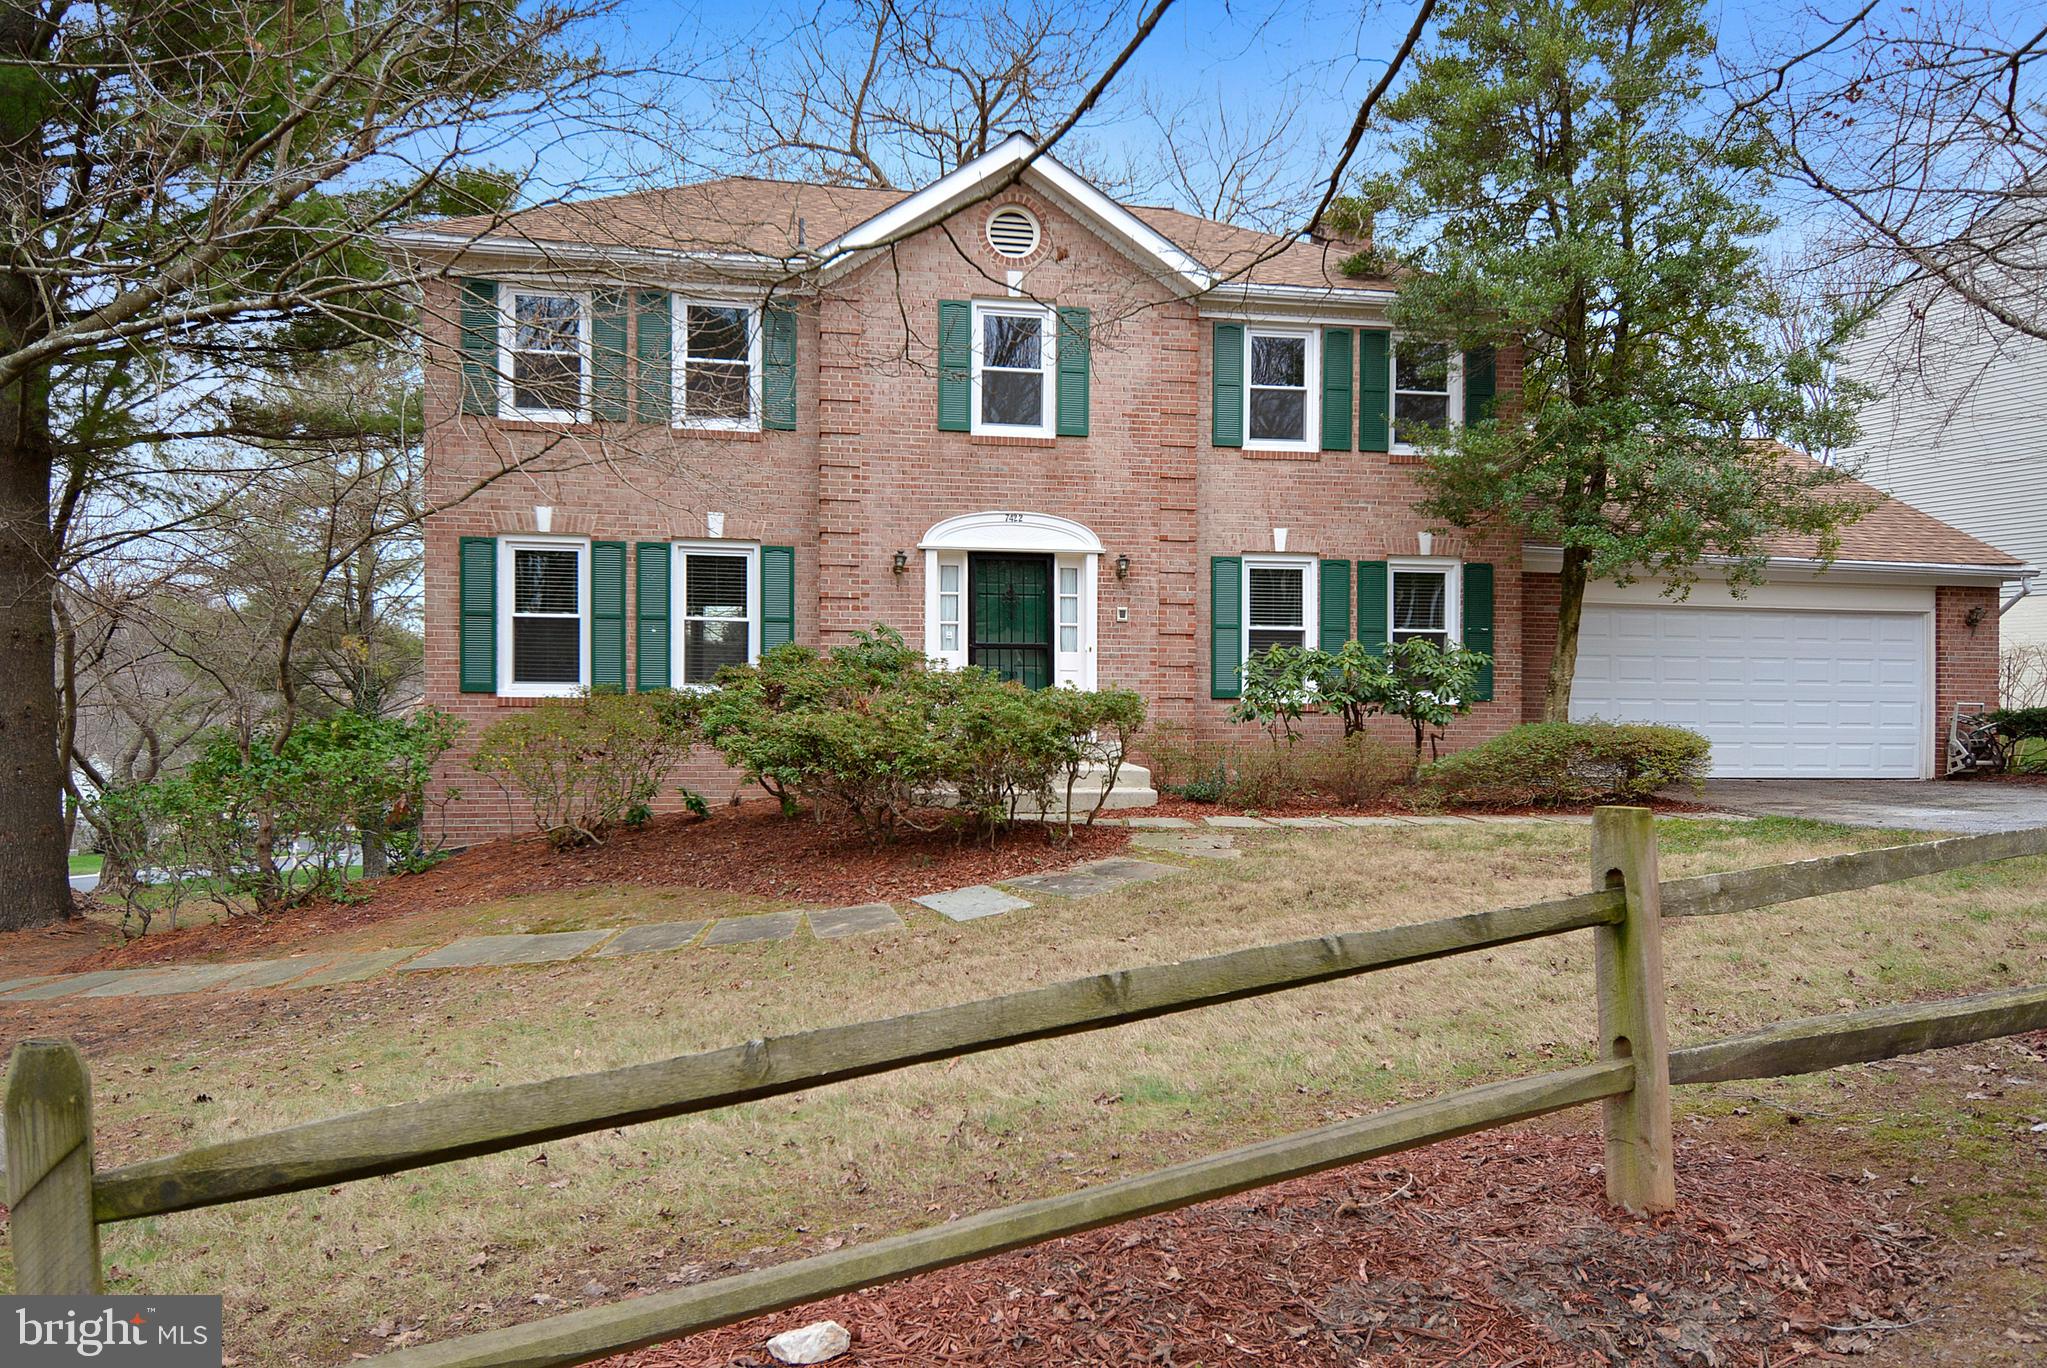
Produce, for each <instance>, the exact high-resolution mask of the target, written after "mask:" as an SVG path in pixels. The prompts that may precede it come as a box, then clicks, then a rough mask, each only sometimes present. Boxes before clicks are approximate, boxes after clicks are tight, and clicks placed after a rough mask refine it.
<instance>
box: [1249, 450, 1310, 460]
mask: <svg viewBox="0 0 2047 1368" xmlns="http://www.w3.org/2000/svg"><path fill="white" fill-rule="evenodd" d="M1242 454H1243V457H1244V459H1245V460H1247V461H1319V460H1321V459H1322V453H1321V452H1320V451H1316V450H1311V449H1306V448H1298V447H1244V448H1242Z"/></svg>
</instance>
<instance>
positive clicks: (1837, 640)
mask: <svg viewBox="0 0 2047 1368" xmlns="http://www.w3.org/2000/svg"><path fill="white" fill-rule="evenodd" d="M1927 654H1928V648H1927V643H1926V620H1925V618H1924V617H1922V616H1920V615H1918V614H1912V613H1822V612H1799V611H1789V610H1771V609H1745V608H1701V607H1693V606H1685V605H1669V604H1659V605H1656V606H1645V607H1599V606H1590V605H1588V606H1587V607H1586V609H1585V618H1584V622H1583V625H1582V627H1581V629H1580V636H1579V643H1578V676H1577V682H1576V684H1575V686H1574V687H1573V689H1572V691H1571V715H1572V716H1573V717H1578V718H1592V717H1599V718H1605V719H1607V720H1608V721H1615V722H1662V723H1669V724H1672V725H1675V726H1679V727H1689V728H1690V729H1691V730H1693V731H1696V732H1701V733H1703V734H1704V735H1705V736H1706V737H1707V739H1709V740H1710V741H1712V743H1713V773H1714V774H1716V775H1720V776H1722V777H1727V778H1742V777H1748V778H1763V777H1779V776H1786V777H1789V776H1795V777H1799V778H1856V779H1917V778H1919V777H1920V776H1921V774H1922V773H1923V772H1924V769H1925V757H1926V747H1927V745H1928V740H1927V738H1928V735H1929V732H1928V725H1929V724H1928V723H1927V722H1926V717H1925V707H1926V703H1925V696H1926V671H1927V665H1928V661H1927Z"/></svg>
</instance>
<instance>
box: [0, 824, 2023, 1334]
mask: <svg viewBox="0 0 2047 1368" xmlns="http://www.w3.org/2000/svg"><path fill="white" fill-rule="evenodd" d="M2039 854H2047V828H2042V829H2039V830H2033V831H2023V832H2008V833H1998V834H1996V835H1992V836H1972V837H1962V838H1959V839H1955V840H1946V841H1930V842H1925V843H1922V844H1917V845H1910V846H1895V847H1887V848H1884V849H1879V850H1868V851H1859V852H1856V853H1853V854H1849V855H1839V856H1833V857H1830V858H1827V859H1821V860H1806V861H1800V862H1798V863H1795V864H1784V865H1773V866H1768V867H1765V868H1761V869H1746V870H1736V871H1732V872H1729V873H1724V874H1712V875H1706V876H1703V877H1700V878H1691V879H1679V880H1673V881H1671V882H1668V883H1665V882H1663V881H1662V880H1661V879H1660V878H1659V876H1658V873H1657V853H1656V846H1655V839H1654V831H1653V827H1652V825H1651V822H1650V817H1649V813H1648V812H1647V811H1646V810H1645V809H1640V808H1606V809H1601V810H1600V812H1599V813H1598V814H1597V815H1596V817H1595V820H1594V825H1593V848H1592V857H1593V858H1592V873H1593V883H1594V885H1595V887H1594V891H1592V892H1590V893H1585V894H1580V895H1578V896H1575V897H1570V898H1562V899H1557V900H1553V901H1549V902H1541V903H1535V904H1532V905H1529V906H1525V907H1515V908H1506V909H1501V910H1498V911H1492V912H1480V913H1473V914H1471V915H1468V916H1460V917H1449V918H1444V919H1441V920H1437V921H1430V922H1422V923H1417V924H1413V925H1408V926H1398V927H1389V928H1385V929H1382V930H1375V931H1358V932H1350V933H1345V934H1339V935H1330V936H1322V937H1315V938H1311V939H1306V940H1298V941H1291V942H1286V943H1283V944H1278V945H1269V946H1259V947H1255V948H1253V949H1248V950H1239V951H1233V952H1231V953H1229V954H1224V955H1216V956H1211V957H1209V958H1206V959H1198V960H1188V961H1183V962H1181V963H1177V964H1159V965H1147V966H1144V967H1141V968H1136V969H1127V970H1119V971H1116V972H1113V973H1108V974H1098V975H1094V976H1092V977H1089V978H1083V979H1076V980H1072V981H1070V982H1067V983H1060V984H1053V985H1050V986H1047V987H1044V988H1035V989H1030V990H1027V991H1024V992H1019V993H1011V994H1007V995H1004V996H1002V997H996V998H990V999H986V1000H983V1001H978V1002H969V1003H961V1004H958V1005H955V1006H950V1007H940V1008H933V1009H931V1010H929V1011H923V1012H915V1013H911V1014H909V1015H906V1016H899V1017H891V1018H887V1019H884V1020H880V1021H865V1022H857V1023H853V1024H851V1025H846V1026H834V1027H827V1028H824V1029H822V1030H815V1031H807V1032H803V1033H800V1034H795V1035H788V1036H780V1037H774V1038H771V1039H767V1040H755V1041H751V1042H748V1043H747V1044H745V1045H738V1046H733V1047H730V1048H728V1049H723V1050H714V1051H710V1052H708V1053H704V1054H697V1055H685V1056H681V1057H678V1058H674V1059H668V1060H660V1061H656V1062H653V1063H648V1064H640V1065H634V1066H631V1067H628V1068H623V1069H611V1070H605V1071H602V1072H598V1073H588V1074H577V1075H571V1076H567V1077H563V1078H556V1079H550V1080H545V1081H541V1082H535V1083H527V1084H520V1085H515V1086H513V1087H508V1088H494V1089H487V1090H478V1091H473V1092H468V1093H459V1094H455V1095H452V1096H448V1097H440V1098H431V1099H426V1100H423V1101H419V1102H412V1103H406V1104H403V1105H400V1106H394V1107H382V1108H378V1109H376V1110H373V1111H366V1112H358V1113H354V1114H350V1115H343V1116H336V1117H331V1118H328V1119H326V1120H322V1121H316V1122H311V1123H309V1124H306V1125H301V1126H294V1127H290V1128H288V1129H285V1130H280V1131H273V1132H270V1133H267V1134H262V1135H254V1136H248V1137H245V1138H242V1139H237V1140H230V1141H225V1142H222V1143H219V1144H214V1145H206V1146H202V1147H199V1148H197V1149H193V1150H189V1151H186V1152H184V1153H182V1154H175V1155H171V1156H168V1157H165V1158H161V1159H152V1160H147V1161H144V1162H142V1163H137V1164H130V1165H126V1166H124V1167H121V1168H117V1169H113V1170H110V1171H108V1172H106V1173H101V1174H97V1175H95V1174H94V1173H93V1169H92V1100H91V1088H90V1081H89V1077H88V1075H87V1073H86V1070H85V1065H84V1060H83V1058H82V1057H81V1056H80V1055H79V1054H78V1052H77V1050H76V1049H75V1048H74V1047H72V1046H71V1045H69V1044H67V1043H64V1042H56V1041H28V1042H24V1043H23V1045H22V1046H20V1047H19V1048H18V1049H17V1051H16V1053H15V1058H14V1062H13V1066H12V1069H11V1071H10V1074H9V1078H8V1084H7V1095H6V1123H7V1129H6V1138H7V1159H8V1170H7V1181H8V1198H9V1205H10V1208H11V1215H10V1238H11V1240H12V1242H13V1245H14V1253H15V1268H16V1290H17V1291H20V1292H64V1293H78V1292H90V1291H97V1290H99V1286H100V1260H99V1247H98V1226H99V1225H100V1224H103V1223H106V1222H111V1221H122V1220H132V1219H135V1218H137V1217H142V1216H150V1215H156V1214H160V1213H164V1212H172V1211H182V1210H187V1209H190V1208H194V1207H203V1206H216V1205H221V1204H224V1203H228V1202H237V1201H244V1200H248V1199H250V1198H255V1197H262V1196H269V1195H274V1194H278V1193H284V1192H294V1191H299V1190H303V1189H307V1188H314V1187H323V1186H327V1185H330V1184H333V1183H339V1182H346V1181H351V1180H354V1179H360V1178H369V1177H374V1176H377V1175H381V1174H387V1173H396V1172H401V1171H403V1170H406V1169H412V1168H421V1167H425V1166H427V1165H430V1164H438V1163H444V1162H447V1161H449V1160H453V1159H460V1158H466V1157H470V1156H474V1155H480V1154H489V1153H494V1152H497V1151H501V1150H507V1149H514V1148H519V1147H522V1146H525V1145H530V1144H534V1143H538V1142H541V1141H546V1140H552V1139H556V1138H560V1137H563V1136H569V1135H579V1134H585V1133H588V1132H591V1131H596V1130H604V1129H610V1128H612V1127H616V1126H622V1125H628V1124H633V1123H636V1122H641V1121H651V1120H655V1119H659V1118H662V1117H671V1116H681V1115H687V1114H690V1113H694V1112H703V1111H710V1110H715V1109H718V1108H723V1107H729V1106H733V1105H736V1104H739V1103H743V1102H749V1101H755V1100H758V1099H760V1098H765V1097H773V1096H777V1095H780V1094H784V1093H790V1092H796V1091H801V1090H804V1089H808V1088H814V1087H820V1086H824V1085H826V1084H830V1083H836V1082H841V1081H844V1080H847V1079H851V1078H859V1077H864V1076H867V1075H871V1074H876V1073H883V1072H887V1071H890V1070H895V1069H903V1068H908V1067H910V1066H912V1065H916V1064H922V1063H928V1062H932V1061H935V1060H940V1059H953V1058H958V1057H960V1056H963V1055H967V1054H974V1053H979V1052H982V1051H987V1050H994V1049H1000V1048H1004V1047H1006V1046H1010V1045H1016V1044H1022V1043H1024V1042H1027V1041H1033V1040H1044V1039H1048V1038H1052V1037H1056V1036H1063V1035H1071V1034H1075V1033H1078V1032H1085V1031H1096V1030H1102V1029H1106V1028H1108V1027H1113V1026H1119V1025H1124V1024H1127V1023H1130V1022H1136V1021H1144V1020H1148V1019H1152V1018H1156V1017H1160V1016H1165V1015H1169V1014H1172V1013H1176V1012H1185V1011H1192V1010H1195V1009H1197V1008H1201V1007H1209V1006H1215V1005H1217V1004H1220V1003H1225V1002H1234V1001H1240V1000H1243V999H1246V998H1252V997H1258V996H1262V995H1266V994H1271V993H1279V992H1286V991H1290V990H1292V989H1296V988H1301V987H1306V986H1308V985H1310V984H1316V983H1326V982H1330V981H1332V980H1336V979H1342V978H1349V977H1354V976H1357V975H1361V974H1368V973H1373V972H1376V971H1379V970H1384V969H1391V968H1395V967H1398V966H1401V965H1408V964H1415V963H1420V962H1423V961H1426V960H1432V959H1439V958H1442V957H1445V956H1449V955H1458V954H1466V953H1469V952H1471V951H1474V950H1483V949H1488V948H1491V947H1495V946H1501V945H1510V944H1514V943H1516V942H1520V941H1527V940H1533V939H1537V938H1541V937H1547V936H1556V935H1563V934H1567V933H1569V932H1572V931H1579V930H1587V929H1590V930H1592V931H1593V933H1594V964H1595V975H1596V980H1597V992H1598V1000H1599V1018H1600V1056H1601V1058H1600V1062H1598V1063H1594V1064H1589V1065H1585V1066H1583V1067H1580V1068H1575V1069H1565V1070H1561V1071H1558V1072H1553V1073H1547V1074H1540V1075H1536V1076H1534V1077H1530V1078H1521V1079H1515V1080H1512V1081H1509V1082H1502V1083H1494V1084H1489V1085H1487V1086H1484V1087H1479V1088H1471V1089H1467V1090H1465V1091H1462V1092H1457V1093H1452V1094H1449V1095H1447V1096H1444V1097H1439V1098H1436V1099H1433V1100H1431V1101H1426V1102H1419V1103H1414V1104H1411V1105H1408V1106H1403V1107H1397V1108H1394V1109H1392V1110H1390V1111H1386V1112H1381V1113H1377V1114H1375V1115H1373V1116H1369V1117H1363V1118H1359V1119H1356V1120H1352V1121H1345V1122H1341V1123H1338V1124H1336V1125H1332V1126H1325V1127H1322V1128H1320V1129H1317V1130H1311V1131H1305V1132H1301V1133H1298V1134H1294V1135H1288V1136H1283V1137H1280V1138H1278V1139H1274V1140H1267V1141H1263V1142H1260V1143H1258V1144H1254V1145H1247V1146H1244V1147H1242V1148H1239V1149H1233V1150H1228V1151H1225V1152H1223V1153H1220V1154H1215V1155H1210V1156H1208V1157H1206V1158H1203V1159H1197V1160H1193V1161H1190V1162H1188V1163H1183V1164H1177V1165H1174V1166H1172V1167H1170V1168H1164V1169H1160V1170H1157V1171H1155V1172H1151V1173H1146V1174H1141V1175H1137V1176H1134V1177H1130V1178H1125V1179H1121V1180H1118V1181H1116V1182H1111V1183H1105V1184H1101V1185H1098V1186H1095V1187H1090V1188H1084V1189H1081V1190H1080V1191H1077V1192H1072V1193H1067V1194H1063V1195H1060V1196H1055V1197H1047V1198H1042V1199H1040V1200H1037V1201H1033V1202H1026V1203H1022V1204H1020V1205H1016V1206H1009V1207H1003V1208H1000V1209H998V1210H994V1211H989V1212H983V1213H980V1214H978V1215H974V1216H970V1217H966V1218H964V1219H962V1220H958V1221H953V1222H949V1223H947V1224H945V1225H942V1226H938V1227H935V1228H931V1229H927V1230H920V1231H915V1232H912V1233H910V1234H906V1235H899V1236H895V1237H893V1238H890V1239H884V1240H878V1241H874V1242H872V1243H868V1244H863V1245H858V1246H855V1247H852V1248H848V1249H841V1250H837V1251H834V1252H832V1253H830V1254H825V1255H820V1256H817V1257H815V1258H808V1259H802V1260H798V1261H796V1262H793V1263H788V1264H783V1265H779V1266H777V1267H774V1268H769V1269H761V1270H756V1271H754V1272H749V1273H745V1274H741V1275H738V1276H736V1277H730V1278H722V1279H719V1280H717V1281H716V1282H711V1283H705V1284H701V1285H699V1286H696V1287H690V1288H683V1289H678V1290H675V1291H670V1292H662V1293H657V1294H654V1295H650V1296H645V1297H639V1298H635V1299H632V1300H630V1301H627V1302H623V1303H619V1304H616V1305H608V1306H597V1307H590V1308H586V1309H583V1310H580V1311H574V1312H569V1313H565V1314H562V1315H557V1316H552V1317H548V1318H546V1319H543V1320H539V1321H535V1322H532V1323H530V1324H526V1325H518V1326H509V1327H505V1328H503V1329H499V1330H492V1331H488V1332H484V1333H481V1334H473V1335H467V1336H463V1337H460V1338H457V1339H454V1340H449V1341H445V1342H443V1343H439V1344H431V1345H423V1346H419V1347H416V1348H412V1349H405V1350H400V1351H397V1352H395V1353H391V1354H386V1355H382V1356H380V1357H379V1358H377V1359H375V1360H373V1362H375V1363H377V1364H380V1365H385V1368H454V1365H473V1368H485V1366H486V1365H490V1366H491V1368H506V1366H508V1365H520V1366H522V1368H524V1366H528V1365H542V1364H570V1363H580V1362H585V1361H587V1360H589V1359H592V1358H597V1357H601V1356H603V1355H605V1354H609V1353H616V1352H620V1351H622V1350H626V1349H630V1348H634V1347H637V1346H640V1345H645V1344H650V1343H654V1342H657V1341H660V1340H664V1339H672V1338H676V1337H678V1336H681V1335H687V1334H691V1333H695V1332H697V1331H701V1330H706V1329H711V1328H713V1327H716V1326H719V1325H726V1324H730V1323H732V1322H734V1321H739V1320H744V1319H747V1318H749V1317H752V1316H756V1315H761V1314H765V1313H767V1312H771V1311H775V1310H779V1309H782V1308H784V1307H788V1306H793V1305H798V1304H801V1303H803V1302H808V1301H814V1300H817V1299H819V1298H822V1297H827V1296H832V1295H835V1294H837V1293H841V1292H847V1291H852V1290H855V1289H858V1288H862V1287H868V1286H872V1285H874V1284H876V1283H880V1282H886V1281H890V1280H892V1279H897V1278H903V1277H908V1276H911V1275H913V1274H915V1273H919V1272H924V1271H928V1270H930V1269H934V1268H941V1267H945V1266H947V1265H950V1264H956V1263H961V1262H964V1261H967V1260H970V1259H976V1258H982V1257H986V1256H988V1255H991V1254H995V1253H1000V1252H1002V1251H1005V1250H1010V1249H1016V1248H1019V1247H1021V1246H1024V1245H1028V1244H1034V1243H1037V1242H1039V1241H1042V1240H1047V1239H1051V1238H1054V1237H1057V1236H1060V1235H1070V1234H1074V1233H1077V1232H1079V1231H1084V1230H1089V1229H1093V1228H1096V1227H1098V1226H1103V1225H1108V1224H1113V1223H1116V1222H1120V1221H1126V1220H1132V1219H1135V1218H1137V1217H1139V1216H1144V1215H1148V1214H1152V1213H1155V1212H1159V1211H1166V1210H1171V1209H1173V1208H1176V1207H1181V1206H1187V1205H1190V1204H1192V1203H1195V1202H1202V1201H1207V1200H1210V1199H1212V1198H1216V1197H1221V1196H1226V1195H1228V1194H1230V1193H1235V1192H1242V1191H1245V1190H1247V1189H1250V1188H1256V1187H1263V1186H1266V1185H1269V1184H1272V1183H1276V1182H1280V1181H1283V1180H1285V1179H1288V1178H1293V1177H1298V1176H1300V1175H1302V1174H1307V1173H1313V1172H1316V1171H1319V1170H1322V1169H1326V1168H1331V1167H1335V1166H1338V1165H1342V1164H1348V1163H1353V1162H1356V1161H1358V1160H1360V1159H1365V1158H1370V1157H1373V1156H1376V1155H1383V1154H1390V1153H1394V1152H1396V1151H1399V1150H1402V1149H1409V1148H1413V1147H1415V1146H1417V1145H1423V1144H1428V1143H1431V1142H1433V1141H1436V1140H1442V1139H1448V1138H1451V1137H1453V1136H1459V1135H1467V1134H1470V1133H1472V1132H1474V1131H1480V1130H1486V1129H1490V1128H1493V1127H1496V1126H1501V1125H1506V1124H1508V1123H1510V1122H1514V1121H1519V1120H1524V1119H1527V1118H1529V1117H1533V1116H1540V1115H1543V1114H1545V1113H1547V1112H1553V1111H1557V1110H1561V1109H1563V1108H1566V1107H1572V1106H1577V1105H1580V1104H1583V1103H1586V1102H1593V1101H1598V1102H1601V1103H1602V1105H1603V1108H1604V1118H1603V1127H1604V1129H1605V1132H1606V1139H1607V1166H1606V1172H1607V1195H1608V1198H1609V1199H1610V1200H1611V1201H1613V1202H1615V1203H1616V1204H1617V1205H1621V1206H1625V1207H1628V1208H1630V1209H1633V1210H1638V1211H1653V1210H1663V1209H1667V1208H1668V1207H1669V1206H1670V1205H1671V1204H1672V1202H1673V1201H1674V1200H1675V1173H1674V1151H1673V1145H1672V1140H1671V1133H1670V1088H1671V1086H1672V1085H1673V1084H1679V1085H1681V1084H1689V1083H1707V1082H1720V1081H1726V1080H1731V1079H1743V1078H1766V1077H1775V1076H1780V1075H1784V1074H1792V1073H1806V1072H1812V1071H1815V1070H1819V1069H1826V1068H1832V1067H1835V1066H1836V1065H1840V1064H1847V1063H1854V1062H1860V1061H1866V1060H1873V1059H1883V1058H1889V1057H1891V1056H1894V1055H1899V1054H1906V1053H1911V1052H1914V1051H1918V1050H1927V1049H1935V1048H1939V1047H1942V1046H1947V1045H1956V1044H1963V1043H1967V1042H1970V1041H1977V1040H1985V1039H1990V1038H1993V1037H1996V1036H2001V1035H2009V1034H2013V1033H2016V1032H2020V1031H2027V1030H2037V1029H2042V1028H2047V986H2036V987H2026V988H2013V989H2005V990H2001V991H1998V992H1992V993H1985V994H1980V995H1977V996H1974V997H1969V998H1962V999H1957V1000H1953V1001H1948V1002H1940V1003H1928V1004H1918V1005H1913V1006H1906V1007H1886V1008H1878V1009H1874V1010H1871V1011H1864V1012H1851V1013H1845V1014H1840V1015H1834V1016H1825V1017H1813V1018H1809V1019H1806V1020H1802V1021H1789V1022H1782V1023H1778V1024H1776V1025H1773V1026H1770V1027H1767V1028H1764V1029H1763V1030H1760V1031H1755V1032H1751V1033H1748V1034H1745V1035H1739V1036H1734V1037H1730V1038H1728V1039H1725V1040H1718V1041H1712V1042H1708V1043H1706V1044H1702V1045H1694V1046H1687V1047H1684V1048H1680V1049H1676V1050H1672V1049H1670V1048H1669V1047H1668V1045H1667V1042H1666V1040H1665V1027H1664V991H1663V979H1662V974H1663V955H1662V946H1661V935H1662V923H1663V919H1664V918H1665V917H1680V916H1709V915H1720V914H1725V913H1732V912H1739V911H1748V910H1753V909H1756V908H1761V907H1768V906H1772V905H1775V904H1779V903H1784V902H1791V901H1796V900H1798V899H1802V898H1809V897H1816V896H1820V895H1822V894H1827V893H1837V892H1845V891H1849V890H1853V889H1859V888H1869V887H1874V886H1877V885H1880V884H1884V883H1890V882H1895V881H1897V880H1900V879H1908V878H1916V877H1920V876H1923V875H1926V874H1932V873H1939V872H1941V871H1944V870H1950V869H1959V868H1964V867H1967V866H1970V865H1975V864H1982V863H1987V862H1990V861H1995V860H2007V859H2015V858H2018V857H2021V856H2028V855H2039Z"/></svg>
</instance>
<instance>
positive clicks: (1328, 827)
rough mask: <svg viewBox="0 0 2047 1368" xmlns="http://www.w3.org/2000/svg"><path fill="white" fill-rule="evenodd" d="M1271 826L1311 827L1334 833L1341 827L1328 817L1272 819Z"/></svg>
mask: <svg viewBox="0 0 2047 1368" xmlns="http://www.w3.org/2000/svg"><path fill="white" fill-rule="evenodd" d="M1272 824H1273V825H1274V826H1278V827H1311V828H1318V829H1320V830H1324V831H1334V830H1335V829H1336V828H1337V827H1339V826H1341V825H1342V823H1340V822H1337V821H1336V820H1335V819H1333V818H1329V817H1274V818H1273V819H1272Z"/></svg>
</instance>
